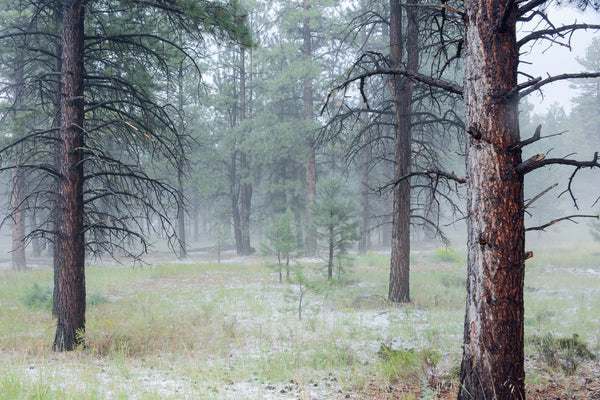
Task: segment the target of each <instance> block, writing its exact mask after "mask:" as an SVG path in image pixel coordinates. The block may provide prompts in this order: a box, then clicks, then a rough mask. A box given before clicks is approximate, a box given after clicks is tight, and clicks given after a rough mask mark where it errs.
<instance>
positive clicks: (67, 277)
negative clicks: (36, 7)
mask: <svg viewBox="0 0 600 400" xmlns="http://www.w3.org/2000/svg"><path fill="white" fill-rule="evenodd" d="M83 20H84V3H83V1H81V0H66V1H64V2H63V34H62V55H63V57H62V96H61V122H62V123H61V127H60V136H59V143H58V150H59V157H58V159H59V164H58V172H59V174H60V175H61V178H60V180H59V185H58V201H57V202H58V207H57V208H58V215H57V226H56V228H57V237H56V239H55V241H56V253H57V257H56V261H58V263H59V264H60V265H59V266H58V268H56V267H55V271H58V274H59V276H58V278H57V280H56V281H57V288H56V290H57V305H56V313H57V326H56V336H55V338H54V346H53V348H54V350H56V351H68V350H73V348H74V347H75V346H76V345H78V344H82V343H83V340H84V332H85V251H84V250H85V248H84V231H83V165H82V156H83V152H82V148H83V49H84V24H83Z"/></svg>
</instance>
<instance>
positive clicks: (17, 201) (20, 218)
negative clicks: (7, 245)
mask: <svg viewBox="0 0 600 400" xmlns="http://www.w3.org/2000/svg"><path fill="white" fill-rule="evenodd" d="M12 180H13V182H12V184H13V189H12V196H11V208H12V209H13V210H15V211H13V214H12V220H13V226H12V251H11V255H12V267H13V269H14V270H15V271H23V270H25V269H26V268H27V260H26V258H25V212H24V211H23V210H22V207H23V204H21V203H22V202H23V200H24V193H23V190H24V187H23V170H22V169H21V168H16V169H15V170H14V171H13V177H12Z"/></svg>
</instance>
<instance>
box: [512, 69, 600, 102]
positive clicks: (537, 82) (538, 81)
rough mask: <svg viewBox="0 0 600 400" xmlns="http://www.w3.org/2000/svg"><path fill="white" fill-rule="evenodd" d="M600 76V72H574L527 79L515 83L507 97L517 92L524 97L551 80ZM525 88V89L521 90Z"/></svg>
mask: <svg viewBox="0 0 600 400" xmlns="http://www.w3.org/2000/svg"><path fill="white" fill-rule="evenodd" d="M598 77H600V72H580V73H574V74H561V75H555V76H549V77H548V78H546V79H542V78H541V77H538V78H535V79H532V80H529V81H527V82H523V83H521V84H519V85H517V87H516V88H514V89H513V90H511V91H510V92H509V93H508V97H512V95H514V94H516V93H519V97H521V98H522V97H525V96H527V95H528V94H530V93H532V92H535V91H536V90H538V89H540V88H541V87H542V86H544V85H547V84H549V83H552V82H556V81H561V80H566V79H586V78H598ZM523 89H526V90H523Z"/></svg>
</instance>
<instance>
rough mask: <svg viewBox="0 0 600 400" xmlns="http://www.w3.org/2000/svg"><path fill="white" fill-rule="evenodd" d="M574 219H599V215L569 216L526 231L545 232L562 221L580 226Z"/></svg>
mask: <svg viewBox="0 0 600 400" xmlns="http://www.w3.org/2000/svg"><path fill="white" fill-rule="evenodd" d="M573 218H596V219H598V216H597V215H569V216H567V217H562V218H557V219H555V220H552V221H550V222H548V223H546V224H544V225H540V226H533V227H531V228H527V229H525V231H526V232H529V231H543V230H545V229H546V228H548V227H549V226H552V225H554V224H556V223H557V222H561V221H571V222H573V223H575V224H578V222H577V221H575V220H574V219H573Z"/></svg>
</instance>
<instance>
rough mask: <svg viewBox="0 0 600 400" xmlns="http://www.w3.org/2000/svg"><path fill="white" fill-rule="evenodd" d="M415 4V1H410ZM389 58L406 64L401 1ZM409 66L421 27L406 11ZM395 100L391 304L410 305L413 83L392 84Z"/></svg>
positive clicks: (414, 61) (394, 1)
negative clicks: (408, 177) (410, 175)
mask: <svg viewBox="0 0 600 400" xmlns="http://www.w3.org/2000/svg"><path fill="white" fill-rule="evenodd" d="M409 3H412V4H414V3H416V0H409ZM390 12H391V18H390V57H391V60H392V66H393V68H401V66H402V61H403V57H404V55H403V45H402V44H403V43H402V42H403V40H404V39H405V38H404V37H403V32H402V6H401V2H400V0H390ZM407 22H408V24H407V34H406V43H407V49H406V50H407V57H406V58H407V64H408V69H410V70H413V71H417V69H418V66H419V60H418V43H417V42H418V32H417V30H418V25H417V16H416V10H415V8H414V7H410V6H409V7H407ZM390 83H391V86H392V95H393V97H394V122H395V124H394V126H395V135H394V153H395V171H394V180H395V181H396V182H398V183H397V184H396V186H395V187H394V200H393V223H392V255H391V262H390V284H389V300H390V301H393V302H402V303H404V302H409V301H410V286H409V271H410V179H402V180H400V179H401V178H402V177H404V176H407V175H408V174H410V171H411V109H412V93H413V83H412V81H410V80H409V79H406V78H404V77H401V76H394V77H392V78H391V80H390Z"/></svg>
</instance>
